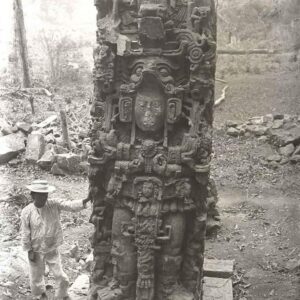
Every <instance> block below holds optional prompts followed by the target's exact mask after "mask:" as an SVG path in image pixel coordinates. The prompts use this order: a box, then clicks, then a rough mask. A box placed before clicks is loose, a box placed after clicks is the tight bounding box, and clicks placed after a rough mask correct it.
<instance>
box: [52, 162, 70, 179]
mask: <svg viewBox="0 0 300 300" xmlns="http://www.w3.org/2000/svg"><path fill="white" fill-rule="evenodd" d="M51 174H53V175H57V176H65V175H66V174H65V172H64V171H63V170H62V169H60V168H59V167H58V165H57V163H54V164H53V166H52V168H51Z"/></svg>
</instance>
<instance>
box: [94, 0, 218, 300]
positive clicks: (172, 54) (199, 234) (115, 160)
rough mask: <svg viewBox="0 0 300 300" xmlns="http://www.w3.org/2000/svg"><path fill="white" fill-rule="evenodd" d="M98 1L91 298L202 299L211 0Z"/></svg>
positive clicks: (212, 32) (213, 42)
mask: <svg viewBox="0 0 300 300" xmlns="http://www.w3.org/2000/svg"><path fill="white" fill-rule="evenodd" d="M95 5H96V7H97V9H98V16H97V25H98V31H97V43H98V45H97V47H96V49H95V51H94V59H95V69H94V86H95V90H94V101H93V106H92V109H91V115H92V120H93V122H92V128H91V130H90V137H91V141H92V149H93V150H92V153H91V155H90V157H89V163H90V171H89V180H90V190H89V192H90V197H91V198H92V200H93V214H92V216H91V222H92V223H93V224H94V225H95V233H94V235H93V247H94V257H95V267H94V271H93V275H92V288H91V291H90V299H95V300H96V299H97V300H100V299H101V300H117V299H120V300H122V299H124V300H125V299H126V300H153V299H155V300H166V299H179V298H180V297H182V295H185V296H184V297H185V298H186V299H201V297H202V277H203V275H202V265H203V252H204V238H205V223H206V214H207V213H206V210H207V209H206V198H207V184H208V179H209V169H210V155H211V140H212V110H213V102H214V74H215V59H216V28H215V26H216V20H215V9H214V3H213V0H194V1H187V0H163V1H157V0H131V1H129V0H114V1H106V0H96V1H95ZM185 298H184V299H185Z"/></svg>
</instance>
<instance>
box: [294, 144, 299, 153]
mask: <svg viewBox="0 0 300 300" xmlns="http://www.w3.org/2000/svg"><path fill="white" fill-rule="evenodd" d="M294 155H300V146H298V147H297V148H296V149H295V152H294Z"/></svg>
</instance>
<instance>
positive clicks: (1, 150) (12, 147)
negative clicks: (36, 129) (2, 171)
mask: <svg viewBox="0 0 300 300" xmlns="http://www.w3.org/2000/svg"><path fill="white" fill-rule="evenodd" d="M24 140H25V137H24V134H23V133H21V132H20V133H12V134H9V135H6V136H2V137H0V164H5V163H7V162H9V161H10V160H11V159H13V158H14V157H16V156H18V154H19V153H20V152H22V151H24V150H25V143H24Z"/></svg>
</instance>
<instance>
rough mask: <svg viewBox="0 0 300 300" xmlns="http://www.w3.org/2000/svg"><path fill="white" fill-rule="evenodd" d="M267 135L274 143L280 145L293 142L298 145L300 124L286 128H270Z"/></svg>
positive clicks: (299, 141)
mask: <svg viewBox="0 0 300 300" xmlns="http://www.w3.org/2000/svg"><path fill="white" fill-rule="evenodd" d="M268 134H269V136H270V138H271V140H272V142H273V143H274V145H276V146H279V147H282V146H286V145H287V144H290V143H293V144H294V145H298V144H299V143H300V126H299V125H298V126H294V127H293V128H290V129H288V130H286V129H271V130H270V131H269V133H268Z"/></svg>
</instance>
